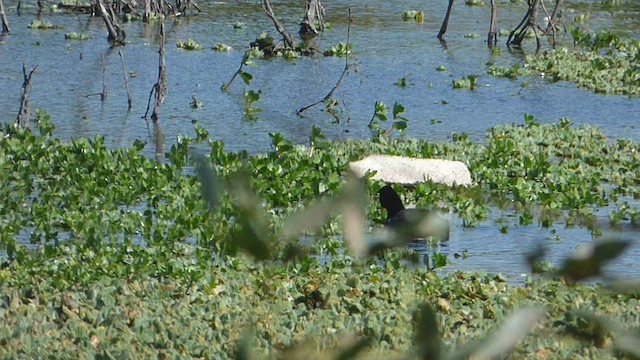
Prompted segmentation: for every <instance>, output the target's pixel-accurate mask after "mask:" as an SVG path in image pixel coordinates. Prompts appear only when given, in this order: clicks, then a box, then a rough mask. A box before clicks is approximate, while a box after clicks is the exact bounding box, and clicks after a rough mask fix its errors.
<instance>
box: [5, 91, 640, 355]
mask: <svg viewBox="0 0 640 360" xmlns="http://www.w3.org/2000/svg"><path fill="white" fill-rule="evenodd" d="M387 112H388V108H387V107H386V105H384V104H382V103H377V104H376V113H377V114H378V115H379V117H376V119H377V120H378V121H383V120H382V118H383V117H384V119H385V120H386V116H387V115H386V113H387ZM403 112H404V109H403V108H402V106H401V105H399V104H395V105H394V107H393V109H392V113H393V117H394V120H395V119H398V118H400V117H401V114H402V113H403ZM374 117H375V115H374ZM34 125H35V129H34V130H33V131H29V130H24V129H20V128H18V127H17V126H16V125H15V124H11V125H7V126H6V127H5V130H4V133H3V136H2V137H0V183H2V184H3V185H4V186H2V187H0V200H1V201H0V219H1V220H0V246H1V247H2V249H3V250H4V251H5V253H4V254H3V260H5V261H4V262H3V264H2V266H1V267H0V340H1V341H2V349H3V353H4V354H8V355H9V356H11V355H13V356H15V357H25V358H49V357H50V358H69V357H78V356H82V357H117V358H121V357H132V358H150V357H181V358H184V357H201V358H229V357H231V356H232V355H231V354H237V356H238V357H244V358H287V357H288V356H291V357H292V358H296V357H298V358H299V357H300V356H302V355H297V356H296V355H293V354H304V356H307V357H308V356H314V355H315V354H316V352H318V351H319V352H321V353H322V355H324V356H325V357H328V358H348V357H349V356H353V355H356V354H357V355H358V356H362V357H364V358H371V357H376V358H389V357H391V356H398V354H400V355H402V354H408V355H407V357H409V358H415V357H416V356H417V357H426V356H429V357H432V358H469V357H471V358H495V357H506V358H514V359H516V358H523V357H527V356H531V354H537V355H542V354H544V356H548V357H550V358H555V357H558V358H566V357H569V356H571V355H573V354H577V353H579V354H589V356H590V357H593V358H603V359H606V358H616V357H620V356H628V357H631V356H636V355H637V348H636V347H635V346H634V344H637V343H638V341H639V339H638V335H637V334H636V333H634V331H636V330H635V329H637V328H638V326H640V323H639V320H638V319H640V305H639V303H638V287H636V288H633V287H631V286H625V289H626V292H624V293H615V292H612V291H609V290H605V289H603V288H602V286H600V285H571V286H567V285H566V283H565V281H569V282H574V281H578V280H580V279H583V278H588V277H590V276H593V275H596V274H599V273H601V272H602V265H603V264H604V263H605V262H606V261H611V260H612V259H614V258H615V256H617V255H618V254H619V253H620V252H622V251H623V250H624V249H625V247H626V246H627V244H628V242H624V241H621V242H598V243H597V244H596V245H594V247H593V248H591V249H587V250H588V251H586V252H584V253H583V254H582V255H579V256H576V257H574V258H570V259H568V260H567V261H566V262H565V263H564V264H563V265H562V266H561V268H559V269H557V270H555V273H556V274H558V275H562V277H563V278H560V279H538V280H531V279H529V280H527V281H526V283H525V284H524V285H523V286H521V287H510V286H507V285H506V284H505V283H504V279H502V278H501V277H500V276H489V275H485V274H477V273H454V274H450V275H439V274H437V273H435V272H434V271H432V268H436V267H439V266H446V262H447V258H446V256H445V255H442V254H439V253H437V252H436V253H434V254H433V255H432V256H431V258H430V259H429V260H431V263H432V264H429V265H431V266H416V267H407V266H405V265H404V262H406V261H407V260H412V258H413V260H415V256H414V255H412V254H411V252H410V251H407V249H385V250H381V256H380V257H379V258H364V259H362V258H358V257H354V256H352V254H357V247H354V243H353V239H354V238H355V237H357V235H358V234H357V233H356V232H357V231H356V230H357V227H355V226H354V225H357V222H355V221H354V220H353V219H350V214H353V213H354V212H358V216H362V217H364V214H365V213H366V214H369V215H368V216H369V217H370V218H371V219H372V221H373V222H374V223H380V222H382V212H381V209H380V208H379V205H378V203H377V202H376V201H374V197H375V196H374V195H373V194H374V193H375V192H376V189H379V188H380V187H381V184H380V183H378V182H376V181H373V180H370V179H364V180H362V181H357V180H354V179H353V178H352V177H350V176H349V173H348V171H347V168H348V163H349V161H351V160H354V159H360V158H362V157H364V156H366V155H368V154H371V153H386V154H395V155H406V156H414V157H436V158H443V159H454V160H460V161H464V162H465V163H467V164H468V165H469V167H470V169H471V171H472V173H473V178H474V181H475V182H474V184H473V185H472V186H469V187H468V188H450V187H446V186H444V185H440V184H432V183H423V184H419V185H417V186H416V187H415V188H413V189H410V190H409V189H401V196H402V197H403V198H404V199H405V200H406V201H407V202H413V203H416V204H417V205H420V204H426V203H436V202H438V201H439V202H440V204H441V205H440V206H441V207H442V208H445V209H446V208H449V209H452V210H456V211H457V213H458V214H459V216H460V217H462V218H463V220H464V222H465V224H466V225H467V226H472V225H473V224H475V223H477V222H478V221H482V220H483V219H485V218H486V214H487V209H488V207H489V206H498V207H499V208H500V210H501V211H513V212H515V213H517V214H518V215H519V216H520V217H521V218H522V219H524V220H525V221H535V220H536V219H537V220H538V221H541V222H542V221H548V219H554V220H555V219H557V218H564V219H565V221H566V222H567V225H569V224H576V225H580V222H581V221H584V224H585V226H593V223H591V222H589V221H587V220H588V219H589V216H590V215H592V213H591V212H592V211H593V209H595V208H601V209H602V208H604V207H605V206H607V205H609V204H610V203H614V204H617V207H615V208H614V209H612V210H611V211H612V214H614V215H612V216H614V217H617V218H616V219H617V220H618V222H624V221H631V220H630V219H629V218H630V217H631V214H634V213H637V211H635V210H634V209H633V207H631V206H630V205H628V204H626V205H625V202H624V201H622V199H621V198H622V197H625V196H636V194H637V193H638V190H637V182H638V178H639V177H640V165H638V164H640V159H638V156H640V155H639V152H638V144H637V143H635V142H632V141H628V140H620V141H617V142H612V141H607V139H606V138H605V137H604V136H603V135H602V133H601V132H600V131H599V130H598V129H596V128H593V127H590V126H580V127H574V126H573V125H572V123H571V122H570V121H569V120H567V119H561V120H560V121H559V122H558V123H555V124H541V123H539V122H538V121H537V120H536V119H535V118H533V117H532V116H529V115H527V116H525V119H524V121H523V122H522V124H521V125H512V126H501V127H495V128H492V129H490V131H489V132H488V133H487V138H486V141H485V142H484V143H482V144H480V143H472V142H471V141H470V140H469V137H468V136H466V135H465V134H456V135H455V136H454V140H453V141H451V142H445V143H432V142H427V141H424V140H410V139H392V138H388V137H378V138H374V139H373V140H372V141H353V140H349V141H344V142H328V141H327V140H326V139H325V138H324V135H323V134H322V132H321V130H320V129H319V128H317V127H312V128H311V130H310V136H309V146H299V145H295V144H293V143H291V142H290V141H289V140H287V139H286V138H284V137H283V136H282V135H281V134H277V133H272V134H270V138H271V141H272V148H273V149H272V150H271V151H269V152H267V153H265V154H256V155H251V156H250V155H248V154H247V153H246V152H238V153H233V152H228V151H225V150H224V145H223V144H222V143H221V142H217V141H212V140H210V139H208V132H207V131H206V130H205V129H204V128H202V127H200V126H196V129H195V132H196V138H195V139H190V138H187V137H179V138H178V139H177V141H176V143H175V144H174V145H173V146H172V147H171V149H170V150H169V152H168V153H167V161H166V163H158V162H156V161H153V160H151V159H148V158H146V157H145V156H143V155H142V153H141V152H142V150H143V149H144V146H145V144H144V143H142V142H136V143H135V144H134V145H133V146H132V147H130V148H126V149H108V148H107V147H106V145H105V143H104V140H103V139H102V138H100V137H95V138H92V139H76V140H72V141H69V142H64V141H61V140H59V139H57V138H55V137H54V136H53V130H54V127H53V125H52V124H51V122H50V119H49V116H48V115H46V114H45V113H43V112H41V111H38V112H37V119H36V121H35V123H34ZM194 143H198V144H206V149H207V150H206V154H198V153H194V152H193V151H192V150H191V149H192V148H193V145H194ZM363 189H369V190H370V191H369V194H367V193H366V192H364V191H363ZM362 204H364V205H362ZM344 209H347V211H345V210H344ZM358 209H360V210H358ZM334 211H337V212H338V213H339V214H335V213H334ZM621 214H625V215H621ZM517 221H519V220H517ZM341 224H343V225H341ZM374 226H377V225H374ZM505 226H506V225H505ZM311 228H313V229H311ZM361 229H362V227H361ZM301 232H302V233H303V237H305V238H306V239H311V241H308V242H301V241H300V239H299V237H298V234H300V233H301ZM345 241H346V244H345ZM355 245H357V244H355ZM345 249H346V250H345ZM241 252H243V253H247V254H250V255H251V256H252V258H247V257H246V256H245V255H243V254H242V253H241ZM309 254H319V255H320V256H318V257H315V256H309ZM327 254H330V256H329V257H327ZM463 256H465V255H463ZM256 259H259V260H260V259H262V260H265V261H256ZM319 259H323V260H322V261H319ZM285 260H288V261H285ZM539 260H540V259H536V258H533V259H532V263H534V262H536V261H539ZM585 269H587V270H588V271H585ZM541 270H542V269H541ZM565 279H566V280H565ZM541 304H544V312H543V311H541V310H540V308H539V306H540V305H541ZM594 314H606V316H607V318H605V317H604V316H602V315H594ZM534 324H537V325H535V326H534ZM249 329H250V330H251V331H250V332H249V331H248V330H249ZM529 331H531V333H530V334H529V335H528V336H525V335H526V334H527V333H528V332H529ZM348 334H353V335H354V337H349V336H348ZM243 338H244V339H249V340H246V341H240V339H243ZM305 339H308V340H305ZM458 344H465V345H464V346H462V347H459V345H458ZM505 354H506V355H505ZM318 356H320V355H318Z"/></svg>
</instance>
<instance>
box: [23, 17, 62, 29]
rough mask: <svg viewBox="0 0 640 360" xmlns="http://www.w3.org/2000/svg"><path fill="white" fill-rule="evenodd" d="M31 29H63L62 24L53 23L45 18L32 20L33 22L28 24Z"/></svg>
mask: <svg viewBox="0 0 640 360" xmlns="http://www.w3.org/2000/svg"><path fill="white" fill-rule="evenodd" d="M28 27H29V29H34V30H51V29H61V27H60V26H57V25H53V24H52V23H50V22H48V21H45V20H37V19H33V20H31V23H30V24H29V25H28Z"/></svg>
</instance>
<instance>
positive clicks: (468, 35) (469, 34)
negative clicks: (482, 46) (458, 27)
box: [464, 33, 480, 39]
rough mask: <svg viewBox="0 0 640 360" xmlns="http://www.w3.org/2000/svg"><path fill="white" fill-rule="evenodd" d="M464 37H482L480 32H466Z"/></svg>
mask: <svg viewBox="0 0 640 360" xmlns="http://www.w3.org/2000/svg"><path fill="white" fill-rule="evenodd" d="M464 37H465V38H466V39H477V38H479V37H480V34H478V33H468V34H464Z"/></svg>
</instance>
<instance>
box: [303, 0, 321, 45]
mask: <svg viewBox="0 0 640 360" xmlns="http://www.w3.org/2000/svg"><path fill="white" fill-rule="evenodd" d="M316 24H317V25H316ZM318 31H321V32H322V31H324V7H323V6H322V4H320V0H307V4H306V7H305V10H304V18H303V19H302V22H301V23H300V30H299V31H298V34H300V36H301V37H302V38H303V39H307V38H308V39H311V38H314V37H316V36H318Z"/></svg>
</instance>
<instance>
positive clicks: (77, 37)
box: [64, 32, 89, 40]
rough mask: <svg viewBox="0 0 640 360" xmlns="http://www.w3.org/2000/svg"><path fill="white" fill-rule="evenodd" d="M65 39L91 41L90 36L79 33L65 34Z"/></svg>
mask: <svg viewBox="0 0 640 360" xmlns="http://www.w3.org/2000/svg"><path fill="white" fill-rule="evenodd" d="M64 38H65V39H67V40H89V35H86V34H81V33H77V32H70V33H66V34H64Z"/></svg>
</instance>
